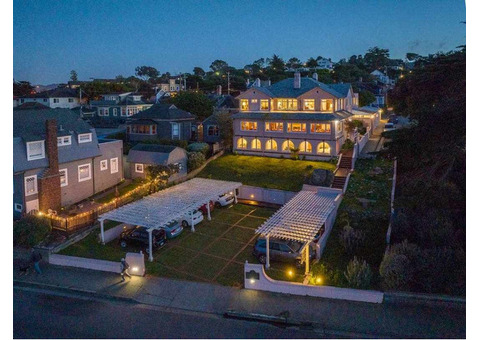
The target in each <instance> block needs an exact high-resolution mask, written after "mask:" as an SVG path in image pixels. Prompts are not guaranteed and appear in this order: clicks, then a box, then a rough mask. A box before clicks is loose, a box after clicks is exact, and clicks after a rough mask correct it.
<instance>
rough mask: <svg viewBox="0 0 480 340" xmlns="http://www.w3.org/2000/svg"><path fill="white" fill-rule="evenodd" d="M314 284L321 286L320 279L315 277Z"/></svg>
mask: <svg viewBox="0 0 480 340" xmlns="http://www.w3.org/2000/svg"><path fill="white" fill-rule="evenodd" d="M315 283H316V284H317V285H319V284H321V283H322V278H321V277H320V276H317V278H316V279H315Z"/></svg>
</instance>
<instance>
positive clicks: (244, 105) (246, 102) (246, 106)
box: [240, 99, 248, 111]
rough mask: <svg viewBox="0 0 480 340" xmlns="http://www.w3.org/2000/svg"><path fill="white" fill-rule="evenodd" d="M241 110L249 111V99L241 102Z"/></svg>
mask: <svg viewBox="0 0 480 340" xmlns="http://www.w3.org/2000/svg"><path fill="white" fill-rule="evenodd" d="M240 108H241V110H242V111H245V110H248V99H241V100H240Z"/></svg>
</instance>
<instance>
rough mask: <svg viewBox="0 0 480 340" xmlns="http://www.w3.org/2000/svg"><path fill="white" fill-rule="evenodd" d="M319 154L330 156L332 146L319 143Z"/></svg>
mask: <svg viewBox="0 0 480 340" xmlns="http://www.w3.org/2000/svg"><path fill="white" fill-rule="evenodd" d="M317 153H323V154H327V155H330V145H328V143H319V144H318V146H317Z"/></svg>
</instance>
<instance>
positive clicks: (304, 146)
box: [299, 141, 312, 152]
mask: <svg viewBox="0 0 480 340" xmlns="http://www.w3.org/2000/svg"><path fill="white" fill-rule="evenodd" d="M299 149H300V152H312V144H310V142H307V141H305V142H301V143H300V146H299Z"/></svg>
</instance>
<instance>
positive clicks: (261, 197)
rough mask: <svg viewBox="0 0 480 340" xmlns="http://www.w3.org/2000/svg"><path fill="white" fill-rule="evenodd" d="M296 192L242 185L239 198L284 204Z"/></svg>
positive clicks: (239, 189)
mask: <svg viewBox="0 0 480 340" xmlns="http://www.w3.org/2000/svg"><path fill="white" fill-rule="evenodd" d="M296 194H297V193H296V192H293V191H285V190H277V189H265V188H260V187H252V186H250V185H242V186H241V187H240V188H238V196H237V198H239V199H242V200H250V201H257V202H265V203H273V204H279V205H283V204H285V203H287V202H288V201H290V200H291V199H292V198H293V196H295V195H296Z"/></svg>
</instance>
